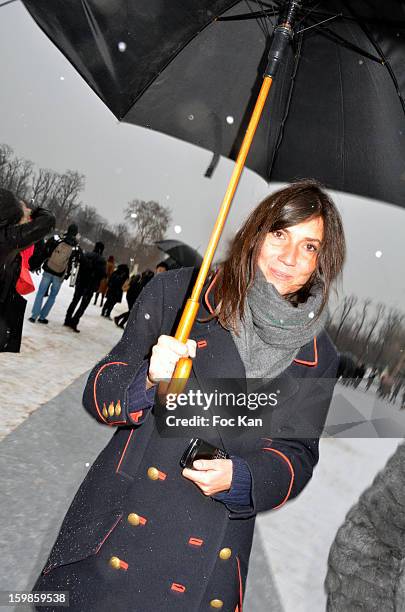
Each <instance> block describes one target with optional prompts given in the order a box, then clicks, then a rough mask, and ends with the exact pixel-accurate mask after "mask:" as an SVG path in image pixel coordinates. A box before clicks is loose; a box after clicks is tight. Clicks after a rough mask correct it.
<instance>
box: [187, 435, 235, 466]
mask: <svg viewBox="0 0 405 612" xmlns="http://www.w3.org/2000/svg"><path fill="white" fill-rule="evenodd" d="M197 459H229V455H228V453H227V452H226V451H224V450H222V449H220V448H216V447H215V446H213V445H212V444H210V443H209V442H206V441H205V440H203V439H202V438H191V440H190V443H189V445H188V446H187V448H186V450H185V451H184V453H183V455H182V457H181V459H180V465H181V467H183V468H185V467H187V468H190V469H193V461H196V460H197Z"/></svg>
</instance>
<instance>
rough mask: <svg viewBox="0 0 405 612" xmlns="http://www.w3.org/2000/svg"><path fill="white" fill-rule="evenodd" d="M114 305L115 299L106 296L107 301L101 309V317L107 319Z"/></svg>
mask: <svg viewBox="0 0 405 612" xmlns="http://www.w3.org/2000/svg"><path fill="white" fill-rule="evenodd" d="M115 304H117V300H116V299H115V297H113V296H111V295H110V296H108V294H107V299H106V301H105V302H104V306H103V309H102V311H101V314H102V315H103V317H109V316H110V314H111V311H112V309H113V308H114V306H115Z"/></svg>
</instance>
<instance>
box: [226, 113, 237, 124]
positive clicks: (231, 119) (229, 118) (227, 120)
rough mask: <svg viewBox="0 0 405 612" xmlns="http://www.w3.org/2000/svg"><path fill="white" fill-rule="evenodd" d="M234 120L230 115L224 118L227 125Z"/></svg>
mask: <svg viewBox="0 0 405 612" xmlns="http://www.w3.org/2000/svg"><path fill="white" fill-rule="evenodd" d="M234 121H235V120H234V118H233V117H232V115H228V116H227V118H226V122H227V123H229V125H232V123H233V122H234Z"/></svg>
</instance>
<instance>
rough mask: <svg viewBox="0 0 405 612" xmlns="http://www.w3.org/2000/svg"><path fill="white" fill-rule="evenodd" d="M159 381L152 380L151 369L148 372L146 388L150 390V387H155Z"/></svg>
mask: <svg viewBox="0 0 405 612" xmlns="http://www.w3.org/2000/svg"><path fill="white" fill-rule="evenodd" d="M156 384H157V383H156V382H155V381H153V380H151V378H150V375H149V370H148V371H147V372H146V390H147V391H148V390H149V389H151V388H152V387H154V386H155V385H156Z"/></svg>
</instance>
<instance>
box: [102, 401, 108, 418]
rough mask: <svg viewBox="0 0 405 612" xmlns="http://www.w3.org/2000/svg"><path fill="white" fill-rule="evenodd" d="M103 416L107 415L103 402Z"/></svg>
mask: <svg viewBox="0 0 405 612" xmlns="http://www.w3.org/2000/svg"><path fill="white" fill-rule="evenodd" d="M103 416H104V417H108V412H107V408H106V407H105V404H104V406H103Z"/></svg>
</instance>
